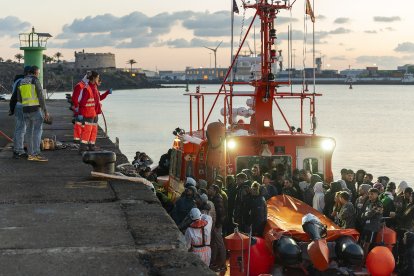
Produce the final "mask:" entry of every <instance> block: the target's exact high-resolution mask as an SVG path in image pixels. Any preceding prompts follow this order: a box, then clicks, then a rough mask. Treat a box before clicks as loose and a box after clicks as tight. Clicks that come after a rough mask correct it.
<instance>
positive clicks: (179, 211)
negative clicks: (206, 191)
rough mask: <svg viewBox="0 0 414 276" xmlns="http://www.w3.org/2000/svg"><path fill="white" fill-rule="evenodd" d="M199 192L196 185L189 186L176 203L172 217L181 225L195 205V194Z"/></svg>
mask: <svg viewBox="0 0 414 276" xmlns="http://www.w3.org/2000/svg"><path fill="white" fill-rule="evenodd" d="M196 194H197V189H196V187H195V186H189V187H188V188H186V189H185V190H184V192H183V193H182V194H181V197H180V198H179V199H178V200H177V202H176V203H175V207H174V209H173V210H172V212H171V217H172V219H173V220H174V221H175V223H176V224H177V225H180V224H181V222H182V221H183V220H184V218H185V217H186V216H187V214H188V213H189V212H190V210H191V209H192V208H194V207H196V205H195V201H194V199H195V196H196Z"/></svg>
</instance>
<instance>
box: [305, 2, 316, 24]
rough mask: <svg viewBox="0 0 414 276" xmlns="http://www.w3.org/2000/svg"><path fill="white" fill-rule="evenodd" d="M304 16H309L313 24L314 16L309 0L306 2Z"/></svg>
mask: <svg viewBox="0 0 414 276" xmlns="http://www.w3.org/2000/svg"><path fill="white" fill-rule="evenodd" d="M306 14H307V15H309V16H310V18H311V20H312V22H313V23H315V15H314V14H313V10H312V6H311V4H310V2H309V0H306Z"/></svg>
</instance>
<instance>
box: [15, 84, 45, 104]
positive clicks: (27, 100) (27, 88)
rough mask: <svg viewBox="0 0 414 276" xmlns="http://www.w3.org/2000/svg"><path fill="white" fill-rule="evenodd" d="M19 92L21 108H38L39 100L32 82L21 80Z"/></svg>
mask: <svg viewBox="0 0 414 276" xmlns="http://www.w3.org/2000/svg"><path fill="white" fill-rule="evenodd" d="M19 90H20V96H21V98H22V105H23V107H26V106H40V103H39V98H38V97H37V93H36V92H37V91H36V86H35V84H34V83H32V81H30V82H29V83H28V82H27V81H26V79H23V80H22V81H21V82H20V86H19Z"/></svg>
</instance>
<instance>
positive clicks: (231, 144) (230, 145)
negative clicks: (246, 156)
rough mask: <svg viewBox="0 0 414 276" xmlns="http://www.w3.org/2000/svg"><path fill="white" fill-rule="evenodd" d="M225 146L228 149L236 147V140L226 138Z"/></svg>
mask: <svg viewBox="0 0 414 276" xmlns="http://www.w3.org/2000/svg"><path fill="white" fill-rule="evenodd" d="M227 148H228V149H229V150H232V149H235V148H236V141H234V140H228V141H227Z"/></svg>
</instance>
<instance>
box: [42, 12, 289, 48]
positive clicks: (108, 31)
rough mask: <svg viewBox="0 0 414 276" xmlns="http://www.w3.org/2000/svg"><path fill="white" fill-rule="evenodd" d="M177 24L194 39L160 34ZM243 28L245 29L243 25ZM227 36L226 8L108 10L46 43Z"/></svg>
mask: <svg viewBox="0 0 414 276" xmlns="http://www.w3.org/2000/svg"><path fill="white" fill-rule="evenodd" d="M241 18H242V17H241V16H236V20H235V22H236V23H235V26H234V27H235V30H237V29H240V28H241V22H242V20H241ZM249 20H251V18H246V22H249ZM279 20H280V21H281V22H289V21H290V18H287V17H280V18H279ZM292 21H297V19H292ZM177 26H181V27H183V28H185V29H187V30H189V31H191V32H192V33H193V36H194V39H193V40H191V39H190V40H189V39H184V38H177V39H175V40H168V41H165V40H163V35H165V34H169V33H170V32H171V30H172V28H174V27H177ZM244 30H246V25H245V26H244ZM229 35H230V22H229V13H228V11H218V12H215V13H210V12H208V11H207V12H193V11H179V12H173V13H167V12H164V13H160V14H157V15H155V16H152V17H150V16H147V15H145V14H143V13H141V12H132V13H130V14H128V15H125V16H121V17H117V16H114V15H112V14H109V13H107V14H103V15H97V16H93V17H92V16H88V17H85V18H81V19H75V20H74V21H73V22H72V23H70V24H66V25H64V26H63V28H62V33H60V34H58V35H57V36H56V37H55V40H54V41H53V42H52V43H50V44H49V46H50V47H61V48H75V49H76V48H89V47H105V46H110V47H115V48H141V47H150V46H154V47H156V46H158V47H159V46H168V47H178V48H181V47H198V46H197V45H198V44H199V43H201V42H200V41H202V44H203V45H210V44H211V43H212V41H210V40H209V39H211V38H215V37H229ZM224 45H226V43H224V44H223V46H224Z"/></svg>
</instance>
